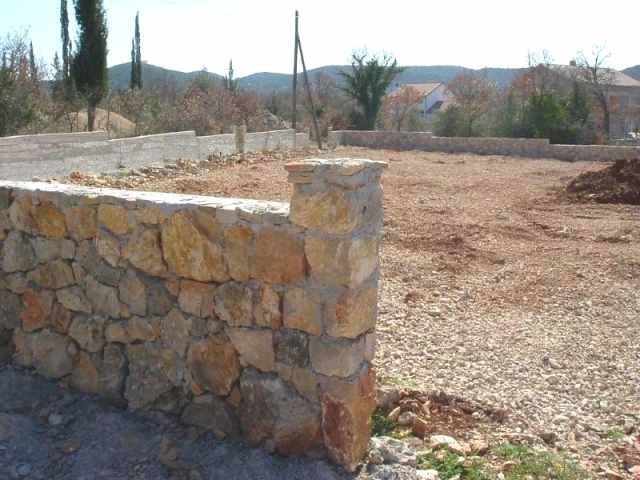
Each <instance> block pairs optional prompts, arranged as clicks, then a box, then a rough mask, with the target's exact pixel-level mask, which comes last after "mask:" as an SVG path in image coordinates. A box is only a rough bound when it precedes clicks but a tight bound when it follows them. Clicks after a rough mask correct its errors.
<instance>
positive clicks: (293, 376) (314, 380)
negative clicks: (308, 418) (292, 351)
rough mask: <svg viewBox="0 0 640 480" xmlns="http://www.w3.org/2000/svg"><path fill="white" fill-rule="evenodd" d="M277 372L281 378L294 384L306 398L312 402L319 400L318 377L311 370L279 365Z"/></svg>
mask: <svg viewBox="0 0 640 480" xmlns="http://www.w3.org/2000/svg"><path fill="white" fill-rule="evenodd" d="M276 372H277V373H278V376H279V377H280V378H282V379H283V380H284V381H286V382H289V383H290V384H292V385H293V386H294V387H295V389H296V390H297V391H298V393H299V394H300V395H302V396H303V397H304V398H306V399H307V400H309V401H311V402H316V401H317V400H318V377H317V375H316V374H315V373H313V372H312V371H311V370H310V369H309V368H301V367H292V366H290V365H285V364H283V363H277V364H276Z"/></svg>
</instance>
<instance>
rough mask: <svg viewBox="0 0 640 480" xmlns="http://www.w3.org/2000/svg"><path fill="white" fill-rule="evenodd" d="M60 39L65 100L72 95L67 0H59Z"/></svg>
mask: <svg viewBox="0 0 640 480" xmlns="http://www.w3.org/2000/svg"><path fill="white" fill-rule="evenodd" d="M60 40H61V42H62V82H63V85H64V93H65V97H66V99H67V100H69V99H70V98H71V96H72V91H73V84H72V79H71V38H70V37H69V12H68V9H67V0H60Z"/></svg>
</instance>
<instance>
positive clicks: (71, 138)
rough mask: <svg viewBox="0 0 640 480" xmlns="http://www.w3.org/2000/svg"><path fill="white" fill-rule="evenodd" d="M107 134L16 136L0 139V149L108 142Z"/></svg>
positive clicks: (82, 133) (101, 132)
mask: <svg viewBox="0 0 640 480" xmlns="http://www.w3.org/2000/svg"><path fill="white" fill-rule="evenodd" d="M108 139H109V137H108V135H107V132H103V131H99V132H78V133H43V134H38V135H18V136H15V137H0V147H8V146H10V145H11V146H23V145H48V146H52V145H60V144H69V143H86V142H98V141H101V140H108Z"/></svg>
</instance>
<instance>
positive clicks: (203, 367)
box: [187, 336, 240, 396]
mask: <svg viewBox="0 0 640 480" xmlns="http://www.w3.org/2000/svg"><path fill="white" fill-rule="evenodd" d="M187 367H188V369H189V371H190V373H191V378H192V379H193V381H194V382H195V383H196V384H197V385H198V387H197V389H198V390H200V389H202V390H204V391H210V392H213V393H215V394H216V395H220V396H226V395H229V393H230V392H231V388H232V387H233V385H234V383H235V382H236V380H237V379H238V377H239V376H240V362H239V360H238V354H237V353H236V350H235V349H234V348H233V345H231V343H230V342H229V340H227V339H226V338H224V337H222V336H214V337H210V338H208V339H206V340H201V341H198V342H195V343H193V344H192V345H191V347H190V348H189V355H188V359H187Z"/></svg>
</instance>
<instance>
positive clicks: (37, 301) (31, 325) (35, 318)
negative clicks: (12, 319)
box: [20, 290, 54, 333]
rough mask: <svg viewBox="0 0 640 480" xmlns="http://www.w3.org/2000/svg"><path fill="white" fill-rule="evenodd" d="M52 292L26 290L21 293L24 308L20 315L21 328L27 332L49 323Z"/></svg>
mask: <svg viewBox="0 0 640 480" xmlns="http://www.w3.org/2000/svg"><path fill="white" fill-rule="evenodd" d="M53 299H54V294H53V292H50V291H47V290H42V291H34V290H27V291H26V292H24V294H23V295H22V301H23V303H24V306H25V309H24V311H23V312H22V315H21V316H20V319H21V320H22V329H23V330H24V331H25V332H27V333H29V332H35V331H36V330H41V329H43V328H45V327H46V326H48V325H49V322H50V318H49V316H50V315H51V309H52V308H53Z"/></svg>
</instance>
